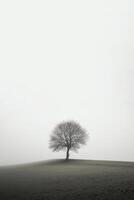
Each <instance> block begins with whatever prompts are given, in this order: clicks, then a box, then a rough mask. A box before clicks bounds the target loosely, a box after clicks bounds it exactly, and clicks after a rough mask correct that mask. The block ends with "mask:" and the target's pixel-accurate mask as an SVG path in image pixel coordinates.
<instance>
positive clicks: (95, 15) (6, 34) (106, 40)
mask: <svg viewBox="0 0 134 200" xmlns="http://www.w3.org/2000/svg"><path fill="white" fill-rule="evenodd" d="M133 22H134V3H133V0H112V1H111V0H94V1H89V0H88V1H86V0H85V1H82V0H81V1H79V0H77V1H73V0H68V1H63V0H62V1H55V0H54V1H51V0H50V1H49V0H48V1H39V0H38V1H34V0H32V1H28V0H26V1H25V0H23V1H18V0H16V1H15V0H12V1H10V0H9V1H8V0H6V1H1V2H0V165H8V164H14V163H23V162H32V161H38V160H47V159H53V158H64V156H65V155H64V152H59V153H53V152H51V150H50V149H49V148H48V141H49V136H50V134H51V131H52V130H53V128H54V127H55V125H56V124H57V123H59V122H60V121H63V120H76V121H77V122H79V123H80V124H81V125H82V126H83V128H85V129H86V130H87V131H88V132H89V134H90V139H89V141H88V144H87V145H86V146H85V147H84V148H82V149H80V150H79V153H78V154H75V153H71V154H70V158H79V159H99V160H123V161H134V124H133V119H134V92H133V85H134V79H133V78H134V68H133V65H134V61H133V58H134V23H133Z"/></svg>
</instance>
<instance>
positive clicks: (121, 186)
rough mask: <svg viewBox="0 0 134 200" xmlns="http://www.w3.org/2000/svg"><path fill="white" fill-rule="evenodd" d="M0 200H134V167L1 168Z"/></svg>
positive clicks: (79, 163)
mask: <svg viewBox="0 0 134 200" xmlns="http://www.w3.org/2000/svg"><path fill="white" fill-rule="evenodd" d="M0 199H1V200H62V199H63V200H74V199H76V200H77V199H78V200H79V199H82V200H120V199H121V200H134V163H132V162H112V161H91V160H70V161H69V162H65V161H64V160H55V161H48V162H38V163H32V164H25V165H16V166H10V167H0Z"/></svg>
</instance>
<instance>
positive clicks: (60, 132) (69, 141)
mask: <svg viewBox="0 0 134 200" xmlns="http://www.w3.org/2000/svg"><path fill="white" fill-rule="evenodd" d="M87 138H88V134H87V133H86V131H85V130H84V129H83V128H82V127H81V126H80V125H79V124H78V123H76V122H75V121H67V122H64V121H63V122H61V123H59V124H58V125H57V126H56V127H55V128H54V130H53V132H52V135H51V137H50V146H49V147H50V148H51V149H53V151H60V150H66V160H68V159H69V151H75V152H77V150H78V149H79V148H80V146H81V145H85V144H86V141H87Z"/></svg>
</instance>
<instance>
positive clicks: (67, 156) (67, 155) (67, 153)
mask: <svg viewBox="0 0 134 200" xmlns="http://www.w3.org/2000/svg"><path fill="white" fill-rule="evenodd" d="M66 160H69V148H67V152H66Z"/></svg>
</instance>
